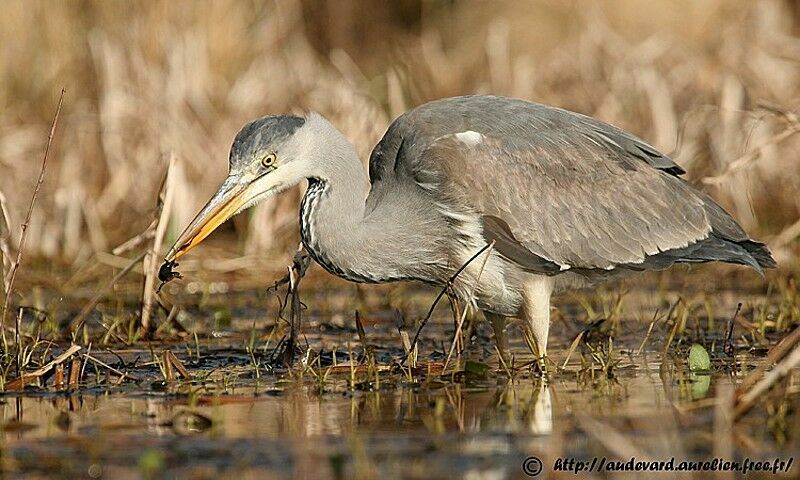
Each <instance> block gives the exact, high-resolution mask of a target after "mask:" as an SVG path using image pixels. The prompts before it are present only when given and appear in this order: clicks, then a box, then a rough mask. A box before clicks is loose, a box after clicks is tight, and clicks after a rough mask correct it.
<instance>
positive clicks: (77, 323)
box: [72, 252, 147, 332]
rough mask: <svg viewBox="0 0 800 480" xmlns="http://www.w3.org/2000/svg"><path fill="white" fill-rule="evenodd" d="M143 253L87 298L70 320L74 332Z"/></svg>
mask: <svg viewBox="0 0 800 480" xmlns="http://www.w3.org/2000/svg"><path fill="white" fill-rule="evenodd" d="M145 255H147V252H144V253H142V254H140V255H139V256H138V257H136V258H135V259H134V260H133V261H132V262H131V263H129V264H128V266H126V267H125V268H123V269H122V270H120V272H119V273H117V274H116V275H114V278H112V279H111V281H110V282H108V285H107V286H106V288H105V289H104V290H100V291H99V292H97V293H96V294H95V295H94V297H92V299H91V300H89V303H87V304H86V305H84V307H83V308H82V309H81V311H80V313H78V315H77V316H76V317H75V318H74V319H73V320H72V324H73V325H74V327H73V328H72V331H73V332H76V331H78V330H80V329H81V327H83V323H84V322H85V321H86V316H87V315H89V313H90V312H91V311H92V310H94V307H96V306H97V304H98V303H100V300H102V299H103V296H104V295H105V293H106V291H108V290H111V289H112V288H114V285H116V284H117V282H119V281H120V280H121V279H122V277H124V276H125V275H127V274H128V272H130V271H131V270H133V267H135V266H136V265H138V264H139V262H141V261H142V260H143V259H144V257H145Z"/></svg>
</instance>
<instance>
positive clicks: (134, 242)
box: [111, 219, 158, 255]
mask: <svg viewBox="0 0 800 480" xmlns="http://www.w3.org/2000/svg"><path fill="white" fill-rule="evenodd" d="M157 222H158V219H153V221H152V222H150V225H148V226H147V228H145V229H144V231H143V232H141V233H139V234H138V235H136V236H135V237H132V238H129V239H128V240H125V242H123V243H121V244H120V245H119V246H117V247H115V248H114V249H113V250H111V253H112V254H114V255H122V254H123V253H126V252H129V251H131V250H133V249H134V248H136V247H138V246H139V245H141V244H142V243H144V242H145V241H147V240H150V239H151V238H153V237H154V236H155V234H156V226H157Z"/></svg>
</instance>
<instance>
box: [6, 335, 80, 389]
mask: <svg viewBox="0 0 800 480" xmlns="http://www.w3.org/2000/svg"><path fill="white" fill-rule="evenodd" d="M81 348H82V347H81V346H80V345H72V346H71V347H69V348H68V349H67V351H65V352H64V353H62V354H61V355H59V356H58V357H56V358H55V359H53V360H52V361H51V362H49V363H48V364H46V365H45V366H43V367H42V368H40V369H38V370H34V371H33V372H31V373H26V374H23V375H21V376H20V377H19V378H15V379H14V380H11V381H10V382H8V383H7V384H6V387H5V388H6V389H7V390H21V389H22V388H24V387H25V385H27V384H28V383H30V382H32V381H33V380H35V379H37V378H39V377H41V376H42V375H44V374H46V373H47V372H49V371H50V370H52V369H53V367H55V366H56V365H59V364H61V363H63V362H64V361H65V360H67V359H68V358H69V357H71V356H73V355H74V354H75V353H77V352H78V351H79V350H80V349H81Z"/></svg>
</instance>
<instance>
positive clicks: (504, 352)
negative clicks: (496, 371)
mask: <svg viewBox="0 0 800 480" xmlns="http://www.w3.org/2000/svg"><path fill="white" fill-rule="evenodd" d="M483 316H484V317H486V320H489V323H491V324H492V330H493V331H494V342H495V344H496V345H497V351H498V352H500V358H501V359H502V360H503V362H504V363H505V364H506V366H510V365H509V361H510V360H511V352H510V350H509V348H508V332H507V331H506V325H507V324H508V319H507V318H506V317H504V316H502V315H497V314H496V313H492V312H487V311H486V310H484V311H483Z"/></svg>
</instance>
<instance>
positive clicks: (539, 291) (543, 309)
mask: <svg viewBox="0 0 800 480" xmlns="http://www.w3.org/2000/svg"><path fill="white" fill-rule="evenodd" d="M552 293H553V281H552V279H551V278H550V277H546V276H544V275H532V276H531V280H530V281H528V282H527V283H526V284H525V288H524V290H523V306H522V317H523V319H524V320H525V327H526V330H527V333H529V334H530V335H531V336H532V339H531V340H533V345H532V346H534V347H535V350H536V351H535V352H534V353H535V354H536V355H537V356H538V357H539V360H540V362H539V363H540V366H543V365H544V358H545V357H546V356H547V335H548V332H549V331H550V295H551V294H552Z"/></svg>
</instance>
